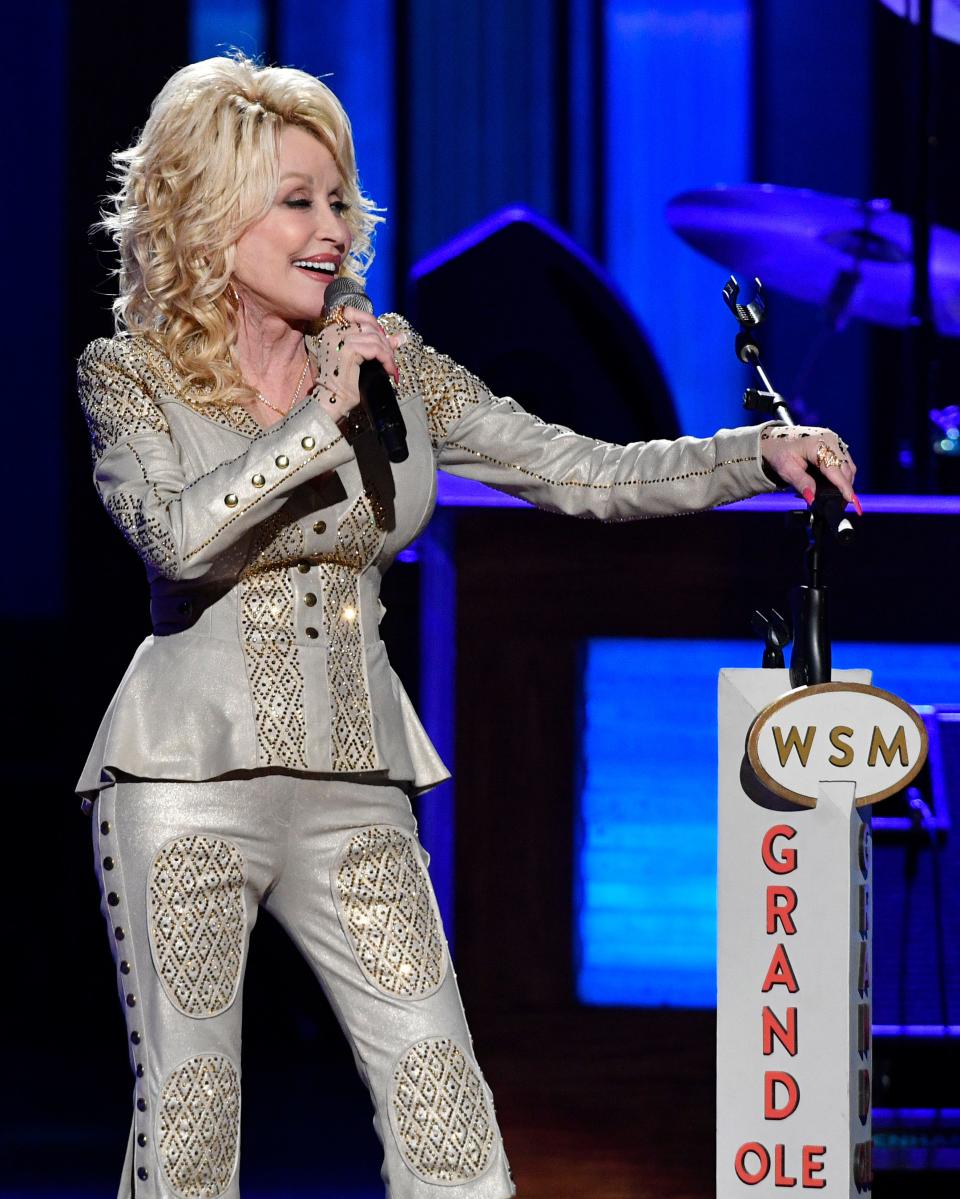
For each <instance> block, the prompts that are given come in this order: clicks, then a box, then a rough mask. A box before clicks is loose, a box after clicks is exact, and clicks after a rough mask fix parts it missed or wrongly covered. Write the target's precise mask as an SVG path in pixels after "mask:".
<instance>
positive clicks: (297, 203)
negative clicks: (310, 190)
mask: <svg viewBox="0 0 960 1199" xmlns="http://www.w3.org/2000/svg"><path fill="white" fill-rule="evenodd" d="M284 203H285V204H286V206H287V207H288V208H312V207H313V201H312V200H284ZM330 207H331V208H332V209H333V210H334V212H335V213H336V214H337V216H345V215H346V213H348V212H349V211H350V205H349V204H348V203H347V201H346V200H333V201H332V202H331V204H330Z"/></svg>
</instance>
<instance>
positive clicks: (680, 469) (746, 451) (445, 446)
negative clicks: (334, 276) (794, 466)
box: [383, 314, 776, 520]
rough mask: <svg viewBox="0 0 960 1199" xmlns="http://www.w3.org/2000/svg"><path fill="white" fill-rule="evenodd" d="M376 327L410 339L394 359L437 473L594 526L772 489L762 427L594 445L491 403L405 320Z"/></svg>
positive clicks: (498, 401)
mask: <svg viewBox="0 0 960 1199" xmlns="http://www.w3.org/2000/svg"><path fill="white" fill-rule="evenodd" d="M383 323H384V325H385V327H387V328H388V331H389V332H399V331H400V330H401V329H402V330H403V331H405V332H407V333H408V341H407V342H406V344H405V345H404V347H403V348H402V349H401V350H400V351H399V352H398V355H397V357H398V361H399V363H400V367H401V372H404V371H406V372H407V375H408V379H409V385H410V386H415V387H417V388H418V389H419V391H420V394H421V395H422V397H423V402H424V407H425V409H426V414H427V426H428V428H429V431H430V437H431V440H432V442H433V446H434V451H435V453H436V456H437V464H438V465H439V466H440V468H441V469H442V470H445V471H447V472H448V473H450V474H453V475H460V476H462V477H465V478H470V479H476V480H478V481H479V482H481V483H486V484H487V485H488V486H490V487H495V488H498V489H499V490H500V491H505V492H508V493H509V494H510V495H516V496H519V497H520V498H521V499H524V500H527V501H528V502H529V503H531V504H535V505H537V507H539V508H546V509H549V510H551V511H554V512H564V513H569V514H571V515H576V516H587V517H596V518H598V519H600V520H632V519H637V518H640V517H646V516H667V515H671V514H675V513H680V512H693V511H698V510H700V509H703V508H711V507H714V506H716V505H718V504H728V503H732V502H733V501H735V500H740V499H745V498H746V497H747V496H750V495H754V494H757V493H758V492H764V491H774V490H775V489H776V484H775V483H774V482H773V481H772V480H771V479H770V478H768V476H767V475H766V474H765V473H764V471H763V460H762V458H761V455H760V430H761V428H762V427H763V426H762V425H753V426H748V427H746V428H739V429H721V430H720V431H719V432H718V433H716V434H715V435H714V436H713V437H706V438H696V437H680V438H678V439H677V440H676V441H668V440H660V441H633V442H630V443H629V444H628V445H613V444H611V443H610V442H605V441H596V440H594V439H593V438H591V437H583V436H581V435H580V434H578V433H574V432H572V431H571V430H570V429H565V428H563V427H562V426H560V425H549V424H545V423H544V422H543V421H542V420H540V419H539V418H538V417H536V416H534V415H533V414H532V413H529V412H526V411H525V410H524V409H523V408H521V407H520V405H519V404H517V403H516V401H514V400H512V399H510V398H509V397H503V398H498V397H497V396H494V395H492V394H491V393H490V391H489V389H488V388H487V387H486V386H485V385H484V384H483V383H482V382H481V381H480V380H479V379H478V378H477V377H476V376H475V375H473V374H471V373H470V371H468V370H466V369H465V368H464V367H462V366H460V365H458V364H457V363H456V362H454V361H453V360H452V359H451V358H449V357H447V355H445V354H439V353H437V352H436V351H435V350H434V349H432V348H431V347H430V346H425V345H424V344H423V342H422V340H421V338H420V337H419V335H418V334H416V333H415V332H414V331H413V330H412V329H411V328H410V326H409V325H408V324H407V323H406V322H405V321H404V320H403V318H401V317H396V316H393V315H392V314H391V316H390V318H383ZM401 383H402V384H403V383H404V380H403V376H402V374H401Z"/></svg>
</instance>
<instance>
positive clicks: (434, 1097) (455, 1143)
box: [390, 1037, 496, 1183]
mask: <svg viewBox="0 0 960 1199" xmlns="http://www.w3.org/2000/svg"><path fill="white" fill-rule="evenodd" d="M391 1099H392V1107H391V1112H390V1118H391V1122H392V1123H393V1129H394V1132H395V1134H396V1137H397V1143H398V1144H399V1146H400V1152H401V1153H402V1154H403V1157H404V1160H405V1161H406V1163H407V1165H408V1166H409V1167H410V1169H411V1170H413V1172H414V1173H415V1174H418V1175H419V1176H420V1177H421V1178H423V1179H425V1180H426V1181H427V1182H439V1183H456V1182H468V1181H469V1180H470V1179H471V1178H476V1177H477V1176H478V1175H480V1174H482V1173H483V1171H484V1170H485V1169H486V1168H487V1166H488V1165H489V1163H490V1160H491V1154H492V1151H493V1147H494V1143H495V1140H496V1133H495V1125H494V1121H493V1117H492V1115H491V1113H490V1109H489V1106H488V1104H487V1099H486V1095H485V1093H484V1089H483V1083H482V1082H481V1080H480V1075H479V1074H478V1073H477V1071H476V1070H475V1069H474V1068H473V1066H472V1065H471V1064H470V1062H469V1061H468V1059H467V1057H466V1055H465V1054H464V1053H463V1051H462V1050H461V1049H460V1047H459V1046H458V1045H457V1044H456V1043H455V1042H454V1041H451V1040H450V1039H449V1038H446V1037H430V1038H428V1039H426V1040H423V1041H418V1042H417V1043H416V1044H415V1045H412V1046H411V1047H410V1048H409V1049H408V1050H407V1052H406V1053H405V1054H404V1055H403V1057H402V1058H401V1059H400V1062H399V1063H398V1065H397V1068H396V1070H395V1072H394V1076H393V1094H392V1097H391Z"/></svg>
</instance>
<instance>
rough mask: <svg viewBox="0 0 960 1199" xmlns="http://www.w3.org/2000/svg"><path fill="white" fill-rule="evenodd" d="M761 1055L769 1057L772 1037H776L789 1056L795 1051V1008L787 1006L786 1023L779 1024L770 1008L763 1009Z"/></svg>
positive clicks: (793, 1055) (771, 1050)
mask: <svg viewBox="0 0 960 1199" xmlns="http://www.w3.org/2000/svg"><path fill="white" fill-rule="evenodd" d="M762 1019H763V1028H762V1033H761V1035H762V1037H763V1055H764V1057H769V1056H770V1054H771V1053H773V1038H774V1037H776V1038H777V1040H778V1041H779V1042H780V1044H781V1045H782V1046H783V1047H784V1049H786V1051H787V1053H789V1054H790V1056H791V1057H796V1053H797V1009H796V1008H795V1007H788V1008H787V1023H786V1024H785V1025H784V1024H781V1023H780V1021H779V1020H778V1019H777V1017H776V1016H775V1015H774V1014H773V1012H772V1011H771V1010H770V1008H768V1007H765V1008H764V1009H763V1017H762Z"/></svg>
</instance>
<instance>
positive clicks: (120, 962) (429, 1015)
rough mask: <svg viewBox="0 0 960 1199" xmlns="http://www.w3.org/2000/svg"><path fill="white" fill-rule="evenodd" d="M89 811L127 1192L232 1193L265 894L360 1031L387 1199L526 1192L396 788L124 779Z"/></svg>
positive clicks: (352, 1032)
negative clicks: (126, 1068) (112, 972)
mask: <svg viewBox="0 0 960 1199" xmlns="http://www.w3.org/2000/svg"><path fill="white" fill-rule="evenodd" d="M93 817H94V848H95V855H96V864H97V874H98V877H99V879H100V883H101V893H102V903H101V910H102V911H103V914H104V917H105V918H106V920H107V923H108V927H109V932H110V943H111V947H112V951H113V956H114V960H115V963H116V967H117V980H118V984H119V990H120V997H121V1003H122V1005H123V1012H124V1015H125V1017H126V1024H127V1039H128V1045H129V1049H130V1062H131V1066H132V1068H133V1071H134V1076H135V1078H134V1113H133V1123H132V1126H131V1130H130V1139H129V1142H128V1147H127V1158H126V1162H125V1164H124V1170H123V1177H122V1179H121V1184H120V1190H119V1195H118V1199H130V1197H131V1196H134V1195H135V1196H136V1197H137V1199H168V1197H170V1196H177V1197H178V1199H221V1197H222V1199H239V1195H240V1191H239V1186H238V1164H239V1151H240V1137H239V1132H240V1017H241V997H242V989H243V975H244V969H245V967H246V958H247V946H248V943H249V938H250V932H251V930H252V929H253V926H254V923H255V921H256V918H257V911H258V908H259V907H260V906H262V907H264V908H265V909H266V910H267V911H269V912H270V913H271V914H272V915H273V916H275V917H276V919H277V920H278V921H279V922H280V924H281V925H282V926H283V928H284V929H285V930H286V932H287V933H288V934H289V936H290V937H291V938H292V940H293V942H294V944H295V945H296V946H297V948H298V949H299V950H300V952H301V953H302V954H303V956H304V958H305V959H306V960H307V962H308V963H309V965H310V966H311V968H312V969H313V972H314V973H315V975H316V976H317V978H318V979H319V982H320V985H321V987H322V988H323V990H324V993H325V994H326V996H327V998H328V999H329V1001H330V1004H331V1006H332V1008H333V1011H334V1013H335V1014H336V1016H337V1019H338V1020H339V1022H340V1025H341V1027H342V1028H343V1030H344V1032H345V1033H346V1035H347V1038H348V1040H349V1042H350V1045H351V1048H352V1050H353V1055H354V1059H355V1061H356V1064H357V1069H358V1071H359V1073H360V1076H361V1077H362V1078H363V1080H364V1082H365V1083H366V1084H367V1086H368V1087H369V1089H370V1095H371V1098H372V1100H373V1106H374V1113H375V1114H374V1121H373V1122H374V1127H375V1129H376V1131H377V1135H378V1136H379V1137H380V1140H381V1143H382V1145H383V1150H384V1161H383V1167H382V1170H381V1175H382V1177H383V1180H384V1182H385V1183H386V1187H387V1195H388V1196H389V1197H390V1199H427V1196H432V1197H433V1199H438V1197H439V1196H441V1195H442V1196H444V1197H445V1199H508V1197H509V1196H511V1195H513V1194H515V1190H514V1187H513V1182H512V1180H511V1177H510V1171H509V1167H508V1165H507V1160H506V1157H505V1155H504V1151H503V1144H502V1141H501V1138H500V1131H499V1129H498V1127H497V1122H496V1116H495V1114H494V1109H493V1100H492V1096H491V1094H490V1090H489V1088H488V1087H487V1085H486V1082H485V1081H484V1078H483V1075H482V1074H481V1072H480V1069H479V1067H478V1065H477V1063H476V1060H475V1058H474V1055H473V1045H472V1041H471V1038H470V1032H469V1030H468V1028H467V1024H466V1020H465V1019H464V1014H463V1006H462V1004H461V1002H460V994H459V990H458V988H457V982H456V977H455V975H454V972H453V968H452V966H451V964H450V961H449V956H448V950H447V944H446V939H445V937H444V935H443V929H442V927H441V924H440V918H439V913H438V911H437V906H436V900H435V898H434V894H433V888H432V886H431V884H430V880H429V877H428V875H427V872H426V869H425V866H426V855H425V854H424V851H423V849H422V848H421V846H420V843H419V841H418V840H417V831H416V822H415V820H414V817H413V813H412V811H411V809H410V803H409V801H408V799H407V797H406V795H405V794H404V792H403V791H402V790H400V789H399V788H397V787H393V786H387V785H370V784H366V783H359V782H356V781H352V780H347V779H344V780H339V779H337V780H331V779H325V778H324V779H318V778H309V777H304V776H295V775H285V774H278V773H268V772H263V773H257V774H255V775H254V776H253V777H244V778H234V779H218V780H213V781H211V782H185V783H176V782H162V781H147V780H139V779H130V778H126V777H122V776H121V777H120V778H119V779H118V781H117V782H116V783H115V785H113V786H108V787H105V788H104V789H103V790H102V791H101V792H100V794H99V797H98V799H97V803H96V805H95V807H94V810H93ZM330 1151H331V1152H335V1151H336V1147H335V1146H330Z"/></svg>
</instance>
